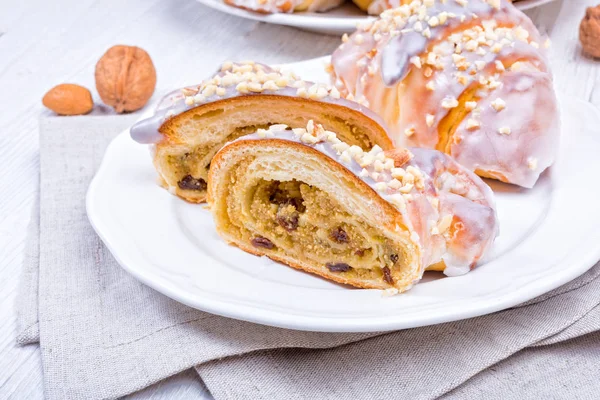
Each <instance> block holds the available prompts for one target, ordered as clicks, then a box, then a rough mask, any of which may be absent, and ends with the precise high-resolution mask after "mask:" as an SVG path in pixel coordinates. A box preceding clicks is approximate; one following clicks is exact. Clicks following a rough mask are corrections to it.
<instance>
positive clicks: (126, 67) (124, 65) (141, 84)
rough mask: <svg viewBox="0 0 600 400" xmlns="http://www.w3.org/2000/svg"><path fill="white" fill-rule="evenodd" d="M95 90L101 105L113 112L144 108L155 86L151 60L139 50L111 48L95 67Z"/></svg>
mask: <svg viewBox="0 0 600 400" xmlns="http://www.w3.org/2000/svg"><path fill="white" fill-rule="evenodd" d="M95 75H96V89H97V90H98V94H99V95H100V98H101V99H102V101H103V102H104V103H106V104H108V105H109V106H111V107H113V108H114V109H115V111H116V112H118V113H123V112H131V111H135V110H139V109H140V108H142V107H144V105H146V103H147V102H148V100H149V99H150V97H152V93H154V87H155V86H156V70H155V69H154V64H153V63H152V59H151V58H150V56H149V55H148V53H146V51H144V50H143V49H140V48H139V47H135V46H123V45H117V46H113V47H111V48H110V49H108V51H107V52H106V53H104V55H103V56H102V58H100V60H99V61H98V64H96V74H95Z"/></svg>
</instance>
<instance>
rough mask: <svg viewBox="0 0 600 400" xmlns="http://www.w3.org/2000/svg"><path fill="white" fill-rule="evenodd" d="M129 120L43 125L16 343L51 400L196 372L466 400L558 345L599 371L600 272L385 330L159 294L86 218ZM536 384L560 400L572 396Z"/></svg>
mask: <svg viewBox="0 0 600 400" xmlns="http://www.w3.org/2000/svg"><path fill="white" fill-rule="evenodd" d="M135 118H136V116H133V115H127V116H101V117H94V116H91V117H89V116H88V117H71V118H63V117H48V118H43V119H42V120H41V121H40V196H39V206H36V208H35V209H34V212H33V214H32V222H31V224H30V228H29V233H28V242H27V246H26V257H25V265H24V269H23V276H22V281H21V291H20V295H19V301H18V304H17V306H18V312H19V314H18V315H19V317H18V323H19V325H18V326H19V334H18V337H17V341H18V342H19V343H21V344H25V343H31V342H36V341H39V343H40V347H41V354H42V362H43V366H44V383H45V393H46V396H47V397H48V398H49V399H58V398H61V399H62V398H69V399H78V398H86V399H105V398H115V397H120V396H123V395H126V394H128V393H132V392H134V391H137V390H140V389H142V388H144V387H147V386H149V385H151V384H153V383H155V382H157V381H160V380H162V379H165V378H167V377H169V376H171V375H174V374H176V373H178V372H180V371H183V370H186V369H189V368H192V367H194V366H195V367H196V371H197V372H198V373H199V375H200V376H201V377H202V379H203V380H204V382H205V383H206V385H207V387H208V389H209V390H210V391H211V393H212V394H213V396H214V397H215V398H216V399H217V400H220V399H232V398H235V399H284V398H285V399H305V398H319V399H321V398H330V399H356V398H372V399H383V398H389V397H390V396H392V397H400V398H416V399H430V398H435V397H438V396H441V395H444V394H446V396H449V397H454V398H468V397H470V396H473V395H481V396H483V395H484V394H486V395H490V396H491V395H498V394H499V393H501V391H502V390H505V389H506V388H505V386H503V385H501V384H495V385H494V384H491V383H490V382H492V383H493V380H494V379H496V377H499V376H504V377H506V376H509V377H510V382H511V384H512V385H518V386H520V387H521V389H523V388H524V387H533V386H532V384H531V382H532V381H534V382H538V381H539V380H536V378H543V375H544V373H547V372H548V368H550V367H549V365H552V366H553V368H554V367H555V369H554V370H553V371H558V369H557V368H559V367H561V366H563V367H564V366H565V365H568V364H569V360H568V358H565V357H564V353H563V352H561V349H563V348H564V349H576V348H579V347H577V346H580V347H581V346H583V350H581V351H583V352H584V353H585V357H584V356H581V357H580V358H581V360H579V361H581V363H582V364H585V365H588V364H590V363H592V362H594V361H595V358H594V355H598V350H597V347H598V346H597V341H596V342H594V340H596V339H597V338H598V335H597V334H596V333H593V334H591V335H589V333H590V332H595V331H598V330H600V309H599V307H598V305H599V304H600V278H599V275H600V265H596V266H595V267H593V268H592V269H590V270H589V271H588V272H587V273H585V274H584V275H582V276H581V277H579V278H578V279H576V280H574V281H572V282H570V283H568V284H566V285H564V286H563V287H561V288H558V289H556V290H554V291H552V292H550V293H547V294H545V295H543V296H541V297H539V298H537V299H534V300H532V301H530V302H527V303H526V304H524V305H522V306H520V307H516V308H513V309H510V310H506V311H502V312H499V313H495V314H492V315H487V316H483V317H479V318H474V319H470V320H465V321H458V322H453V323H447V324H441V325H436V326H429V327H423V328H416V329H410V330H404V331H398V332H393V333H386V334H379V333H370V334H366V333H361V334H332V333H318V332H300V331H290V330H285V329H280V328H272V327H267V326H262V325H257V324H252V323H248V322H242V321H236V320H232V319H228V318H223V317H219V316H215V315H211V314H207V313H204V312H201V311H198V310H195V309H192V308H189V307H186V306H184V305H182V304H179V303H177V302H175V301H173V300H171V299H169V298H167V297H165V296H163V295H161V294H159V293H157V292H155V291H154V290H152V289H150V288H148V287H146V286H144V285H143V284H141V283H139V282H138V281H136V280H135V279H134V278H132V277H131V276H129V275H128V274H127V273H126V272H125V271H124V270H123V269H122V268H121V267H120V266H119V265H118V264H117V262H116V261H115V260H114V258H113V257H112V255H111V254H110V252H109V251H108V250H107V249H106V247H105V246H104V245H103V244H102V242H101V240H100V239H99V238H98V237H97V235H96V234H95V232H94V231H93V229H92V228H91V226H90V224H89V222H88V219H87V215H86V211H85V195H86V191H87V187H88V185H89V182H90V181H91V179H92V177H93V175H94V173H95V171H96V169H97V168H98V165H99V163H100V161H101V159H102V156H103V154H104V151H105V148H106V146H107V145H108V143H109V142H110V140H111V139H112V138H114V137H115V136H116V134H117V133H118V132H120V131H121V130H123V129H125V128H126V127H128V126H129V125H131V123H132V122H133V120H134V119H135ZM148 163H149V165H150V161H148ZM157 212H160V211H159V210H157ZM584 335H585V336H584ZM594 335H595V336H594ZM578 337H581V338H580V339H581V343H580V342H577V343H575V344H573V343H574V342H573V338H578ZM577 340H579V339H577ZM569 346H570V347H569ZM586 346H589V349H588V348H587V347H586ZM523 349H526V350H523ZM549 349H550V350H549ZM522 350H523V351H522ZM573 351H575V350H573ZM517 352H518V354H516V355H514V354H515V353H517ZM582 354H583V353H582ZM512 355H514V356H512ZM576 355H577V356H579V355H580V353H579V352H576ZM511 356H512V357H511ZM503 360H504V361H503ZM565 363H566V364H565ZM586 363H587V364H586ZM493 365H495V367H494V368H490V367H491V366H493ZM590 365H591V364H590ZM535 366H538V367H539V368H536V367H535ZM498 368H499V369H498ZM499 371H500V372H499ZM515 371H518V374H519V375H513V374H514V373H515ZM560 371H561V377H564V378H565V379H569V380H570V382H576V383H578V384H580V385H579V387H580V389H578V390H582V392H581V395H582V396H583V395H585V394H586V393H587V392H585V390H588V389H589V390H592V389H593V390H595V391H596V392H597V390H598V388H600V384H598V383H597V382H596V383H594V384H593V385H592V386H590V385H591V384H590V385H588V384H587V383H590V382H591V381H592V380H591V379H590V380H588V381H585V382H583V381H582V380H583V379H586V375H585V374H582V373H580V371H579V370H578V369H575V368H564V369H562V370H560ZM502 374H504V375H502ZM508 381H509V380H507V382H508ZM596 381H597V379H596ZM465 382H466V383H465ZM482 384H483V385H485V387H482V386H481V385H482ZM527 385H529V386H527ZM594 385H595V387H594ZM544 387H553V388H555V392H554V394H555V395H556V394H557V393H560V392H556V390H563V393H565V394H566V393H567V392H564V391H565V390H569V391H570V392H568V393H569V394H572V393H573V391H572V390H574V389H573V388H572V387H569V388H564V387H562V389H561V386H560V385H554V386H550V385H546V386H544ZM521 393H522V392H521ZM590 393H591V392H590Z"/></svg>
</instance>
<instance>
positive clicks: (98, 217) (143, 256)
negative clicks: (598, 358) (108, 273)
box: [87, 59, 600, 332]
mask: <svg viewBox="0 0 600 400" xmlns="http://www.w3.org/2000/svg"><path fill="white" fill-rule="evenodd" d="M323 62H324V60H323V59H319V60H312V61H307V62H303V63H298V64H292V65H290V68H291V69H293V70H294V71H295V72H297V73H298V74H299V75H300V76H302V77H303V78H305V79H311V80H313V81H323V80H325V79H326V76H325V74H324V72H323V69H322V64H323ZM562 99H563V101H562V118H563V126H564V129H563V133H564V134H563V143H562V146H561V152H560V157H559V160H558V162H557V163H556V164H555V166H554V167H553V168H552V171H548V172H546V173H545V174H544V175H543V176H542V178H541V179H540V181H539V182H538V184H537V185H536V186H535V188H533V189H531V190H525V189H519V188H516V187H514V186H510V185H504V184H500V183H494V182H491V183H492V187H493V189H494V192H495V193H496V199H497V205H498V215H499V218H500V236H499V237H498V239H497V241H496V243H495V245H494V248H493V251H492V253H491V254H490V255H489V257H488V258H487V259H486V260H485V261H484V262H483V263H482V265H480V266H479V267H478V268H477V269H476V270H474V271H472V272H471V273H469V274H467V275H464V276H460V277H455V278H444V277H442V275H441V274H430V275H428V277H427V279H425V280H424V282H422V283H419V284H418V285H416V287H415V288H413V289H411V290H410V291H409V292H407V293H405V294H402V295H398V296H394V297H383V296H382V292H381V291H379V290H359V289H349V288H347V287H342V286H340V285H336V284H333V283H331V282H328V281H325V280H323V279H320V278H318V277H316V276H313V275H310V274H306V273H303V272H300V271H297V270H294V269H292V268H289V267H287V266H285V265H282V264H278V263H275V262H273V261H270V260H269V259H268V258H264V257H263V258H261V257H256V256H253V255H250V254H247V253H244V252H242V251H241V250H239V249H237V248H235V247H231V246H228V245H227V244H225V243H223V242H222V241H221V240H220V239H219V237H218V236H217V234H216V232H215V229H214V225H213V221H212V218H211V216H210V213H209V212H208V210H207V209H206V208H205V207H204V206H202V205H195V204H189V203H186V202H185V201H183V200H180V199H179V198H177V197H175V196H172V195H171V194H169V193H168V192H167V191H166V190H164V189H162V188H160V187H159V186H158V185H157V184H156V172H155V171H154V168H153V166H152V163H151V160H150V156H149V154H148V149H147V148H146V147H145V146H142V145H140V144H138V143H135V142H134V141H133V140H132V139H131V138H130V137H129V132H128V131H126V132H123V133H122V134H121V135H119V136H118V137H117V138H116V139H115V140H114V141H113V142H112V143H111V144H110V146H109V147H108V150H107V152H106V155H105V157H104V160H103V162H102V165H101V166H100V169H99V171H98V173H97V175H96V177H95V178H94V180H93V181H92V183H91V185H90V188H89V192H88V196H87V211H88V216H89V218H90V221H91V223H92V225H93V226H94V228H95V229H96V232H98V234H99V235H100V237H101V238H102V240H103V241H104V243H105V244H106V245H107V246H108V248H109V249H110V251H111V252H112V253H113V255H114V256H115V257H116V259H117V261H118V262H119V263H120V264H121V265H122V266H123V267H124V268H125V269H126V270H127V271H129V272H130V273H131V274H132V275H133V276H134V277H136V278H137V279H139V280H140V281H142V282H144V283H145V284H147V285H148V286H151V287H153V288H154V289H156V290H157V291H159V292H161V293H163V294H165V295H167V296H169V297H172V298H173V299H175V300H178V301H180V302H182V303H185V304H187V305H189V306H191V307H195V308H198V309H200V310H204V311H207V312H210V313H214V314H218V315H223V316H226V317H231V318H237V319H241V320H245V321H251V322H256V323H260V324H265V325H272V326H278V327H284V328H290V329H300V330H311V331H328V332H359V331H360V332H367V331H388V330H396V329H403V328H411V327H416V326H422V325H431V324H437V323H441V322H448V321H455V320H459V319H464V318H469V317H475V316H479V315H483V314H488V313H492V312H495V311H498V310H502V309H505V308H508V307H511V306H514V305H517V304H519V303H522V302H524V301H527V300H529V299H532V298H534V297H536V296H539V295H540V294H543V293H545V292H547V291H549V290H552V289H554V288H556V287H558V286H560V285H562V284H564V283H566V282H568V281H569V280H571V279H573V278H575V277H577V276H579V275H580V274H582V273H583V272H585V271H586V270H587V269H589V268H590V267H591V266H592V265H593V264H594V263H595V262H596V261H598V259H600V246H599V245H598V243H600V231H599V230H598V223H599V222H600V207H598V206H597V204H596V203H597V198H598V197H599V196H600V188H599V187H598V186H597V185H596V179H597V172H598V171H600V158H598V156H597V155H598V154H599V153H600V136H599V135H598V132H597V131H594V130H593V129H595V130H597V129H598V126H600V116H599V114H598V111H597V110H596V109H595V108H594V107H592V106H591V105H589V104H588V103H584V102H582V101H580V100H577V99H575V98H571V97H565V96H563V97H562Z"/></svg>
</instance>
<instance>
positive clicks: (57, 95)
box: [42, 83, 94, 115]
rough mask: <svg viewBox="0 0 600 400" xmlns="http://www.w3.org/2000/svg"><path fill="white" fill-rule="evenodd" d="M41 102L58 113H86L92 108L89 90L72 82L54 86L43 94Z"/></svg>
mask: <svg viewBox="0 0 600 400" xmlns="http://www.w3.org/2000/svg"><path fill="white" fill-rule="evenodd" d="M42 104H44V105H45V106H46V107H48V108H49V109H51V110H52V111H54V112H55V113H57V114H60V115H81V114H87V113H89V112H90V111H92V108H94V102H93V101H92V94H91V93H90V91H89V90H87V89H86V88H84V87H83V86H79V85H75V84H72V83H62V84H60V85H58V86H54V87H53V88H52V89H50V90H49V91H48V93H46V94H45V95H44V98H43V99H42Z"/></svg>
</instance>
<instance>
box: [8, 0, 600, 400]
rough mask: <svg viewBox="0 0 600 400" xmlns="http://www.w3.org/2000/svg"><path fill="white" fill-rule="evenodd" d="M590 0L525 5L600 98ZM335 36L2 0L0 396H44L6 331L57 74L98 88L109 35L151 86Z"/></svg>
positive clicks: (168, 1) (173, 389) (583, 89)
mask: <svg viewBox="0 0 600 400" xmlns="http://www.w3.org/2000/svg"><path fill="white" fill-rule="evenodd" d="M597 2H600V0H596V1H594V0H564V1H563V0H557V1H556V2H554V3H550V4H548V5H546V6H542V7H540V8H538V9H534V10H531V11H529V12H528V14H529V16H530V17H531V18H532V19H533V20H534V22H535V23H536V24H537V25H538V27H540V29H541V30H542V31H545V32H546V33H547V34H548V35H549V36H550V37H551V39H552V41H553V50H552V56H551V58H552V63H553V67H554V73H555V77H556V87H557V89H558V91H559V93H567V94H570V95H574V96H577V97H579V98H581V99H584V100H586V101H589V102H591V103H592V104H594V105H596V106H600V85H599V80H600V61H598V62H597V61H594V60H591V59H588V58H586V57H584V56H582V54H581V48H580V45H579V43H578V39H577V37H578V30H579V21H580V20H581V18H582V16H583V15H584V13H585V8H586V6H592V5H595V4H596V3H597ZM338 43H339V39H338V38H336V37H327V36H320V35H316V34H311V33H306V32H302V31H298V30H295V29H292V28H286V27H280V26H273V25H265V24H263V23H257V22H253V21H247V20H242V19H239V18H235V17H231V16H228V15H225V14H221V13H218V12H216V11H212V10H210V9H208V8H206V7H204V6H202V5H200V4H199V3H196V2H195V1H194V0H128V1H123V0H104V1H93V0H77V1H75V0H53V1H46V0H21V1H15V0H0V127H1V130H0V132H1V133H0V399H5V398H15V399H37V398H43V375H42V366H41V361H40V352H39V350H38V347H37V346H35V345H32V346H26V347H16V346H15V339H14V338H15V329H16V326H15V311H14V301H15V298H16V292H17V284H18V280H19V273H20V269H21V263H22V259H23V257H22V253H23V248H24V243H25V231H26V227H27V223H28V221H29V219H30V211H31V204H32V202H33V195H34V192H35V190H36V185H37V177H38V119H39V118H40V116H41V115H49V112H48V111H47V110H44V109H43V107H42V105H41V98H42V96H43V94H44V93H45V92H46V91H47V90H48V89H49V88H50V87H52V86H54V85H56V84H58V83H63V82H72V83H78V84H82V85H84V86H86V87H88V88H90V89H91V90H92V92H95V90H93V89H94V81H93V75H94V66H95V63H96V61H97V60H98V58H99V57H100V56H101V55H102V54H103V53H104V51H105V50H106V49H108V48H109V47H110V46H112V45H114V44H131V45H137V46H140V47H142V48H144V49H146V50H147V51H148V52H149V53H150V55H151V56H152V58H153V60H154V62H155V65H156V68H157V72H158V87H157V91H156V95H155V97H158V96H159V95H160V94H161V93H164V92H166V91H167V90H169V89H171V88H175V87H179V86H182V85H184V84H192V83H196V82H197V81H199V80H200V79H202V78H203V77H205V76H207V75H208V74H209V73H210V72H212V71H213V70H214V68H216V66H217V65H218V63H219V62H222V61H224V60H226V59H234V60H236V59H237V60H242V59H255V60H260V61H264V62H267V63H269V62H271V63H284V62H292V61H299V60H303V59H307V58H312V57H318V56H323V55H326V54H328V53H330V52H331V51H332V50H333V49H334V48H335V47H336V46H337V44H338ZM94 96H95V100H98V98H97V95H95V94H94ZM95 112H100V113H101V112H106V111H105V110H103V109H102V108H99V109H97V110H96V111H95ZM563 133H564V134H569V127H568V126H565V127H563ZM201 388H202V383H201V382H200V380H199V379H198V378H197V376H196V375H195V374H194V373H193V372H187V373H182V374H180V375H178V376H177V377H174V378H172V379H170V380H167V381H165V382H162V383H160V384H157V385H155V386H153V387H150V388H148V389H146V390H144V391H142V392H140V393H137V394H136V395H134V396H132V397H134V398H186V399H189V398H203V397H205V396H203V395H202V394H199V393H201V391H199V389H201ZM206 398H208V397H206Z"/></svg>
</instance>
